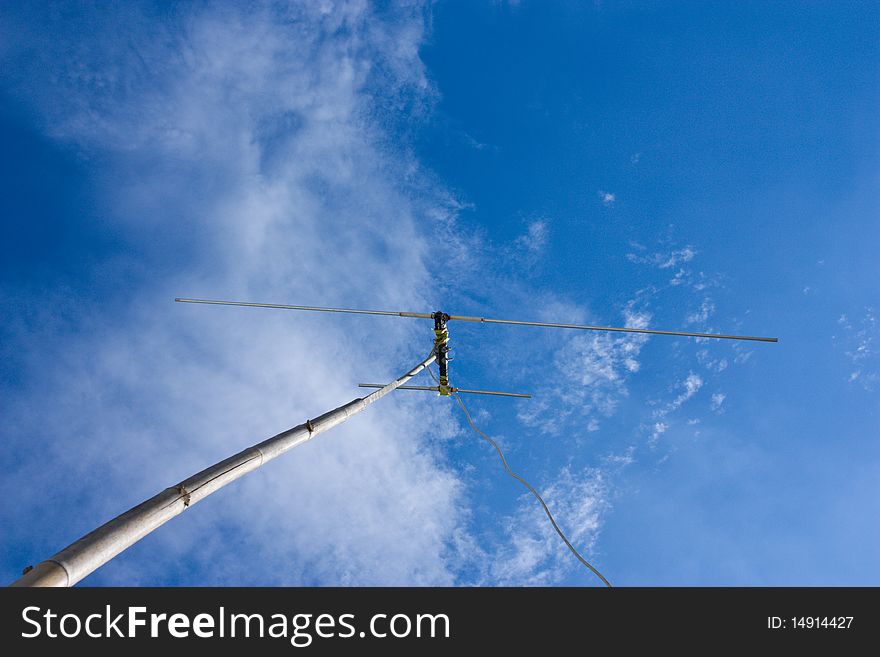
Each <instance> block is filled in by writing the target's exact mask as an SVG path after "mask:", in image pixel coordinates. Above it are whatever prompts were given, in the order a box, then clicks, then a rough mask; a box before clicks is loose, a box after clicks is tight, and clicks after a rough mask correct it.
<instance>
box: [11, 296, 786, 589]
mask: <svg viewBox="0 0 880 657" xmlns="http://www.w3.org/2000/svg"><path fill="white" fill-rule="evenodd" d="M175 301H178V302H181V303H200V304H211V305H221V306H246V307H250V308H279V309H284V310H305V311H317V312H329V313H353V314H360V315H390V316H396V317H411V318H416V319H433V320H434V347H433V349H432V350H431V354H430V355H429V356H428V357H427V358H426V359H425V360H423V361H422V362H421V363H419V364H418V365H416V367H414V368H413V369H411V370H410V371H409V372H407V373H406V374H404V375H403V376H401V377H399V378H397V379H395V380H394V381H392V382H391V383H388V384H380V383H362V384H360V387H363V388H378V390H376V391H375V392H373V393H371V394H369V395H367V396H366V397H359V398H357V399H354V400H352V401H350V402H348V403H347V404H344V405H342V406H340V407H338V408H336V409H334V410H332V411H329V412H327V413H325V414H323V415H321V416H319V417H317V418H315V419H313V420H306V422H305V423H304V424H300V425H297V426H295V427H293V428H291V429H288V430H287V431H284V432H282V433H280V434H278V435H277V436H274V437H272V438H269V439H268V440H264V441H263V442H261V443H258V444H256V445H253V446H252V447H248V448H247V449H245V450H243V451H241V452H239V453H238V454H234V455H233V456H230V457H229V458H227V459H224V460H223V461H220V462H219V463H216V464H214V465H212V466H211V467H209V468H206V469H205V470H202V471H201V472H199V473H197V474H195V475H193V476H192V477H190V478H189V479H186V480H184V481H182V482H181V483H179V484H177V485H175V486H171V487H170V488H166V489H165V490H164V491H162V492H161V493H159V494H158V495H156V496H154V497H152V498H150V499H148V500H147V501H145V502H142V503H141V504H139V505H138V506H136V507H134V508H133V509H130V510H129V511H126V512H125V513H123V514H122V515H120V516H117V517H116V518H114V519H113V520H111V521H109V522H107V523H106V524H104V525H101V526H100V527H98V528H97V529H95V530H94V531H92V532H91V533H89V534H86V535H85V536H83V537H82V538H81V539H79V540H78V541H76V542H75V543H73V544H71V545H69V546H68V547H66V548H64V549H63V550H61V551H60V552H58V553H57V554H55V555H53V556H52V557H50V558H49V559H47V560H46V561H43V562H41V563H39V564H38V565H37V566H36V567H35V568H30V567H29V568H27V569H25V573H24V575H23V576H22V577H21V578H20V579H18V580H17V581H15V582H14V583H13V584H12V586H73V585H74V584H76V583H77V582H79V581H80V580H81V579H83V578H84V577H86V576H87V575H89V574H90V573H92V572H93V571H95V570H96V569H97V568H100V567H101V566H102V565H104V564H105V563H107V562H108V561H109V560H110V559H112V558H113V557H115V556H116V555H118V554H119V553H120V552H122V551H123V550H125V549H127V548H129V547H131V546H132V545H134V544H135V543H136V542H137V541H139V540H140V539H142V538H143V537H144V536H146V535H147V534H149V533H150V532H152V531H154V530H155V529H157V528H159V527H161V526H162V525H164V524H165V523H166V522H168V521H169V520H171V518H173V517H175V516H177V515H180V514H181V513H183V511H185V510H186V509H187V508H189V507H190V506H192V505H193V504H195V503H196V502H199V501H201V500H203V499H204V498H205V497H207V496H208V495H210V494H211V493H213V492H215V491H217V490H219V489H220V488H222V487H223V486H226V485H227V484H230V483H232V482H233V481H235V480H236V479H238V478H239V477H242V476H243V475H245V474H247V473H248V472H252V471H253V470H256V469H257V468H259V467H260V466H261V465H263V464H264V463H267V462H268V461H270V460H272V459H274V458H276V457H278V456H280V455H281V454H283V453H284V452H286V451H288V450H290V449H293V448H294V447H297V446H299V445H301V444H303V443H304V442H306V441H307V440H309V439H311V438H312V437H313V436H316V435H317V434H319V433H323V432H324V431H327V430H328V429H331V428H333V427H335V426H336V425H338V424H341V423H342V422H345V421H346V420H347V419H348V418H350V417H351V416H353V415H355V414H356V413H360V412H361V411H362V410H364V409H365V408H366V407H367V406H369V405H370V404H372V403H373V402H375V401H378V400H379V399H381V398H382V397H384V396H385V395H387V394H388V393H389V392H391V391H393V390H396V389H398V388H399V389H401V390H432V391H435V392H438V393H439V394H440V395H441V396H444V397H447V396H450V395H453V394H456V393H468V394H477V395H495V396H501V397H521V398H523V397H524V398H528V397H531V395H528V394H524V393H511V392H494V391H489V390H469V389H462V388H456V387H453V386H451V385H450V384H449V366H448V363H449V357H448V354H449V330H448V328H447V323H448V322H450V321H460V322H480V323H484V324H512V325H516V326H539V327H550V328H566V329H579V330H587V331H616V332H622V333H646V334H653V335H678V336H685V337H694V338H714V339H723V340H753V341H758V342H777V341H778V339H777V338H765V337H756V336H749V335H724V334H717V333H696V332H691V331H661V330H655V329H644V328H633V327H615V326H590V325H581V324H560V323H549V322H531V321H521V320H510V319H489V318H486V317H470V316H467V315H448V314H446V313H444V312H442V311H437V312H434V313H413V312H398V311H388V310H356V309H351V308H323V307H316V306H291V305H282V304H270V303H250V302H244V301H219V300H211V299H175ZM435 360H436V361H437V365H438V367H439V370H440V377H439V379H438V380H437V384H438V385H437V386H407V385H403V384H405V383H406V382H408V381H409V380H410V379H412V378H413V377H414V376H416V375H417V374H418V373H419V372H421V371H422V370H424V369H427V367H428V366H429V365H430V364H431V363H432V362H434V361H435ZM458 401H459V403H461V400H460V399H459V400H458ZM490 442H491V440H490ZM502 460H503V456H502ZM505 467H507V466H506V464H505ZM530 488H531V487H530ZM533 492H534V491H533ZM538 499H539V500H540V497H539V498H538ZM541 502H542V504H543V500H541ZM545 510H546V505H545ZM548 514H549V510H548ZM551 520H552V516H551ZM554 526H555V524H554ZM557 531H559V530H558V529H557ZM560 535H561V536H562V534H561V533H560ZM563 539H564V540H566V542H567V539H565V538H564V536H563ZM569 547H571V546H569ZM572 549H573V548H572ZM576 554H577V553H576ZM578 558H580V559H581V560H583V559H582V558H581V557H580V555H578ZM590 568H592V566H590ZM600 576H601V575H600ZM603 580H604V578H603ZM606 583H607V581H606Z"/></svg>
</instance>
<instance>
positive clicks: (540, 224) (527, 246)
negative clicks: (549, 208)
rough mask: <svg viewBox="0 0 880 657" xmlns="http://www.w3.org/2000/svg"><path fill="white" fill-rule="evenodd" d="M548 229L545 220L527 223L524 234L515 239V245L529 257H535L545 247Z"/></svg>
mask: <svg viewBox="0 0 880 657" xmlns="http://www.w3.org/2000/svg"><path fill="white" fill-rule="evenodd" d="M548 234H549V227H548V225H547V221H546V220H545V219H537V220H535V221H531V222H529V225H528V227H527V228H526V232H525V234H523V235H520V236H519V237H517V238H516V245H517V246H518V247H519V248H520V249H522V250H523V251H525V253H526V254H527V255H529V256H537V255H538V254H540V253H541V252H542V251H543V250H544V247H545V246H546V245H547V237H548Z"/></svg>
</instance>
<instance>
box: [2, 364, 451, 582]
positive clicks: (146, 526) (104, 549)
mask: <svg viewBox="0 0 880 657" xmlns="http://www.w3.org/2000/svg"><path fill="white" fill-rule="evenodd" d="M434 359H435V355H434V352H433V351H432V352H431V355H430V356H428V357H427V358H426V359H425V360H423V361H422V362H421V363H419V364H418V365H417V366H416V367H414V368H413V369H411V370H410V371H409V372H407V373H406V374H404V375H403V376H401V377H400V378H398V379H396V380H394V381H392V382H391V383H389V384H388V385H386V386H384V387H382V388H381V389H379V390H377V391H376V392H374V393H372V394H370V395H367V396H366V397H358V398H357V399H354V400H352V401H350V402H348V403H347V404H344V405H342V406H340V407H339V408H336V409H334V410H332V411H330V412H328V413H324V414H323V415H321V416H319V417H317V418H315V419H314V420H307V421H306V422H305V423H304V424H300V425H298V426H295V427H293V428H292V429H288V430H287V431H284V432H282V433H279V434H278V435H277V436H273V437H272V438H269V439H268V440H264V441H263V442H261V443H258V444H256V445H254V446H252V447H248V448H247V449H245V450H243V451H241V452H239V453H238V454H235V455H233V456H230V457H229V458H227V459H224V460H223V461H220V462H219V463H216V464H215V465H212V466H211V467H209V468H206V469H205V470H202V471H201V472H199V473H198V474H195V475H193V476H192V477H190V478H189V479H186V480H184V481H182V482H181V483H179V484H177V485H176V486H171V487H170V488H166V489H165V490H163V491H162V492H161V493H159V494H158V495H156V496H154V497H151V498H150V499H148V500H147V501H145V502H142V503H141V504H139V505H138V506H136V507H134V508H133V509H130V510H128V511H126V512H125V513H123V514H122V515H120V516H117V517H116V518H114V519H113V520H111V521H109V522H108V523H106V524H104V525H101V526H100V527H98V528H97V529H95V530H94V531H92V532H91V533H89V534H86V535H85V536H83V537H82V538H81V539H79V540H78V541H76V542H75V543H73V544H71V545H69V546H67V547H66V548H64V549H63V550H61V551H60V552H58V553H57V554H55V555H53V556H51V557H49V558H48V559H47V560H46V561H43V562H41V563H39V564H38V565H37V566H36V567H35V568H33V569H31V570H29V571H28V572H26V573H25V574H24V575H23V576H22V577H21V578H19V579H18V580H16V581H15V582H13V583H12V584H11V586H34V587H38V586H39V587H48V586H59V587H64V586H73V585H74V584H76V583H77V582H79V581H80V580H81V579H83V578H84V577H86V576H87V575H89V574H91V573H92V572H94V571H95V570H97V569H98V568H100V567H101V566H103V565H104V564H105V563H107V562H108V561H110V559H112V558H113V557H115V556H116V555H117V554H119V553H120V552H122V551H123V550H126V549H127V548H129V547H131V546H132V545H134V544H135V543H137V542H138V541H139V540H141V539H142V538H143V537H144V536H146V535H147V534H149V533H150V532H152V531H154V530H155V529H158V528H159V527H161V526H162V525H164V524H165V523H166V522H168V521H169V520H171V519H172V518H173V517H175V516H178V515H180V514H181V513H183V512H184V511H185V510H186V509H188V508H189V507H191V506H192V505H193V504H195V503H196V502H199V501H201V500H203V499H204V498H206V497H207V496H208V495H210V494H211V493H213V492H215V491H217V490H219V489H221V488H223V487H224V486H226V485H227V484H230V483H232V482H233V481H235V480H236V479H238V478H239V477H242V476H244V475H246V474H247V473H248V472H252V471H253V470H256V469H257V468H259V467H260V466H261V465H263V464H265V463H267V462H268V461H271V460H272V459H274V458H276V457H278V456H281V455H282V454H284V452H286V451H288V450H290V449H293V448H294V447H298V446H299V445H301V444H303V443H304V442H306V441H308V440H309V439H311V438H313V437H314V436H316V435H318V434H319V433H323V432H324V431H327V430H328V429H332V428H333V427H335V426H336V425H337V424H341V423H343V422H345V421H346V420H347V419H348V418H350V417H351V416H353V415H355V414H357V413H360V412H361V411H362V410H364V409H365V408H366V407H367V406H369V405H370V404H372V403H373V402H376V401H378V400H379V399H381V398H382V397H384V396H385V395H387V394H388V393H389V392H391V391H392V390H394V389H396V388H398V387H400V386H401V385H402V384H404V383H406V382H407V381H409V380H410V379H412V378H413V377H414V376H415V375H416V374H418V373H419V372H421V371H422V370H423V369H425V368H426V367H428V365H430V364H431V363H432V362H434Z"/></svg>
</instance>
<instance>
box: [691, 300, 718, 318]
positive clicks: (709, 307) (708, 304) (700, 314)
mask: <svg viewBox="0 0 880 657" xmlns="http://www.w3.org/2000/svg"><path fill="white" fill-rule="evenodd" d="M714 312H715V304H714V303H712V300H711V299H710V298H709V297H705V298H704V299H703V301H702V303H701V304H700V308H699V310H695V311H694V312H692V313H689V314H688V316H687V317H685V322H687V323H688V324H705V323H706V321H707V320H708V319H709V317H710V316H711V315H712V313H714Z"/></svg>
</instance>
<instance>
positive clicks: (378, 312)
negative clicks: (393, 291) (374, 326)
mask: <svg viewBox="0 0 880 657" xmlns="http://www.w3.org/2000/svg"><path fill="white" fill-rule="evenodd" d="M175 301H177V302H178V303H207V304H210V305H213V306H247V307H248V308H281V309H283V310H312V311H317V312H322V313H353V314H356V315H391V316H394V317H417V318H420V319H431V317H433V315H432V314H431V313H407V312H396V311H391V310H356V309H353V308H319V307H317V306H287V305H284V304H280V303H250V302H247V301H217V300H214V299H175Z"/></svg>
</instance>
